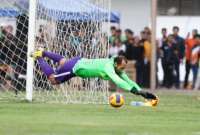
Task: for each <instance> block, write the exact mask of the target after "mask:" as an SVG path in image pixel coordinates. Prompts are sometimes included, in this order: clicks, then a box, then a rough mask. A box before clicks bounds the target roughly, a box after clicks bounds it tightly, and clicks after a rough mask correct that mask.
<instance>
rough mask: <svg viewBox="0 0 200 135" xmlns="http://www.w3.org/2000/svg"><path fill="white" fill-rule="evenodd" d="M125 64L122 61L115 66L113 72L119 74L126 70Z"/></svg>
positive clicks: (124, 61)
mask: <svg viewBox="0 0 200 135" xmlns="http://www.w3.org/2000/svg"><path fill="white" fill-rule="evenodd" d="M126 65H127V62H126V60H122V62H121V63H118V64H116V65H115V71H116V72H121V71H123V70H124V69H125V68H126Z"/></svg>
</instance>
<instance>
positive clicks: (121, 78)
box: [73, 58, 141, 91]
mask: <svg viewBox="0 0 200 135" xmlns="http://www.w3.org/2000/svg"><path fill="white" fill-rule="evenodd" d="M73 73H74V74H75V75H76V76H80V77H83V78H86V77H99V78H102V79H104V80H112V81H113V82H114V83H115V84H116V85H117V86H118V87H120V88H122V89H124V90H127V91H130V90H131V89H132V88H135V89H136V90H138V91H139V90H141V88H140V87H139V86H138V85H137V84H136V83H135V82H134V81H132V80H130V79H129V78H128V76H127V74H126V73H125V72H124V71H123V72H121V73H118V74H117V73H116V72H115V69H114V59H113V58H110V59H109V58H103V59H86V58H82V59H80V60H79V61H78V62H77V63H76V64H75V66H74V68H73Z"/></svg>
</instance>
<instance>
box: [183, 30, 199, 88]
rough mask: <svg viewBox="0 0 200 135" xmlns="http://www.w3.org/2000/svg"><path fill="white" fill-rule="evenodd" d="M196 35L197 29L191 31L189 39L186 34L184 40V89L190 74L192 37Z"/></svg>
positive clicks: (193, 40) (193, 42) (193, 43)
mask: <svg viewBox="0 0 200 135" xmlns="http://www.w3.org/2000/svg"><path fill="white" fill-rule="evenodd" d="M196 34H198V31H197V29H194V30H193V31H192V37H190V33H188V35H187V37H186V39H185V57H186V63H185V72H186V73H185V80H184V88H187V86H188V76H189V74H190V68H191V63H190V61H191V49H192V47H193V45H195V39H194V36H195V35H196Z"/></svg>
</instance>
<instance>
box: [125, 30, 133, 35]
mask: <svg viewBox="0 0 200 135" xmlns="http://www.w3.org/2000/svg"><path fill="white" fill-rule="evenodd" d="M125 32H127V33H129V34H131V35H133V31H132V30H131V29H125Z"/></svg>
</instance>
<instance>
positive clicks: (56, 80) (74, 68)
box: [31, 49, 158, 101]
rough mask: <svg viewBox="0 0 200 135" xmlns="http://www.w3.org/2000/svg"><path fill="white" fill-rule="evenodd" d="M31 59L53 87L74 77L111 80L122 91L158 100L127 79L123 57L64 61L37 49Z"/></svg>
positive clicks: (62, 58)
mask: <svg viewBox="0 0 200 135" xmlns="http://www.w3.org/2000/svg"><path fill="white" fill-rule="evenodd" d="M31 57H32V58H34V59H36V60H37V61H38V63H39V66H40V68H41V70H42V71H43V72H44V74H45V75H46V76H47V78H48V80H49V81H50V82H51V83H52V84H54V85H55V84H61V83H63V82H65V81H68V80H69V79H71V78H72V77H76V76H78V77H82V78H86V77H99V78H101V79H104V80H112V81H113V82H114V83H115V84H116V85H117V86H118V87H120V88H122V89H123V90H126V91H129V92H131V93H133V94H135V95H140V96H142V97H144V98H145V99H149V100H156V101H157V100H158V99H157V96H155V95H154V94H152V93H150V92H146V91H142V90H141V88H140V87H139V86H138V85H137V84H136V83H135V82H134V81H132V80H130V79H129V78H128V76H127V75H126V73H125V72H124V69H125V67H126V65H127V59H126V58H125V57H124V56H118V57H115V58H100V59H87V58H81V57H73V58H71V59H69V60H66V59H65V58H64V57H63V56H61V55H59V54H56V53H53V52H48V51H44V50H43V49H37V50H36V51H34V52H33V53H32V54H31ZM44 57H47V58H49V59H52V60H53V61H54V62H58V64H59V66H58V68H57V69H56V70H55V71H54V70H53V68H52V67H51V66H50V65H49V64H48V63H47V62H46V61H45V59H44Z"/></svg>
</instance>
